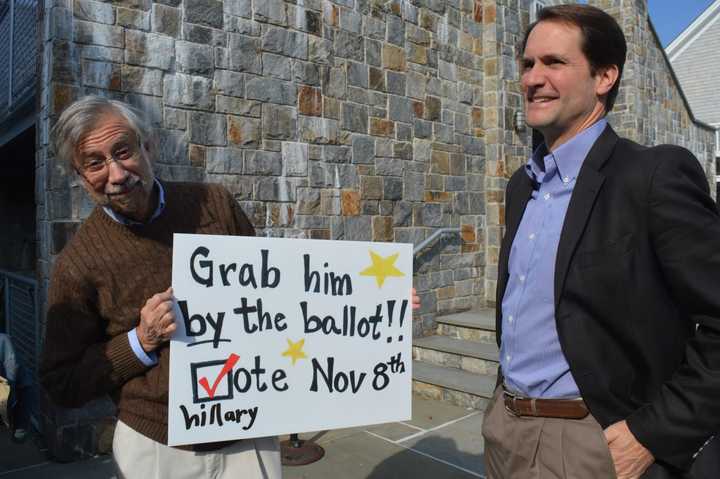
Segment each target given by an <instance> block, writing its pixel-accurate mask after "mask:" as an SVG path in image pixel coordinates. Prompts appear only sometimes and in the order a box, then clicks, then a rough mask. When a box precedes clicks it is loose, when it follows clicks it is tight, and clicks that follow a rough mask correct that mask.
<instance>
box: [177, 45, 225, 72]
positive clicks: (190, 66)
mask: <svg viewBox="0 0 720 479" xmlns="http://www.w3.org/2000/svg"><path fill="white" fill-rule="evenodd" d="M175 52H176V54H177V69H178V70H179V71H180V72H182V73H189V74H192V75H203V76H209V75H211V74H212V71H213V68H214V63H215V62H214V58H213V48H212V47H211V46H210V45H200V44H197V43H192V42H185V41H178V42H176V43H175Z"/></svg>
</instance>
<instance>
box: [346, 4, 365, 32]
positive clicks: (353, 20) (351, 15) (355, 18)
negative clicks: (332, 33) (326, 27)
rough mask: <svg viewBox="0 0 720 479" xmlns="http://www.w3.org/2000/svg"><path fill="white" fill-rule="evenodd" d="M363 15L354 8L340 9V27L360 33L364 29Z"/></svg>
mask: <svg viewBox="0 0 720 479" xmlns="http://www.w3.org/2000/svg"><path fill="white" fill-rule="evenodd" d="M362 18H363V17H362V15H361V14H360V13H358V12H355V11H353V10H345V9H343V10H341V11H340V28H342V29H343V30H348V31H350V32H353V33H357V34H360V33H361V31H362Z"/></svg>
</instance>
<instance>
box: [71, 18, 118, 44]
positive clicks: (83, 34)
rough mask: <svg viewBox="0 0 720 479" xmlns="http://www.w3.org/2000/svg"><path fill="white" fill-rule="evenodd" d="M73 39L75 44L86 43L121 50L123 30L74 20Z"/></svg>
mask: <svg viewBox="0 0 720 479" xmlns="http://www.w3.org/2000/svg"><path fill="white" fill-rule="evenodd" d="M73 24H74V27H75V28H74V33H73V39H74V40H75V41H76V42H77V43H88V44H92V45H101V46H104V47H115V48H122V47H123V45H124V43H123V29H122V27H116V26H113V25H104V24H102V23H94V22H85V21H83V20H75V21H74V22H73Z"/></svg>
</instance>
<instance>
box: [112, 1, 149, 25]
mask: <svg viewBox="0 0 720 479" xmlns="http://www.w3.org/2000/svg"><path fill="white" fill-rule="evenodd" d="M117 24H118V25H119V26H121V27H125V28H132V29H135V30H143V31H148V30H150V13H149V12H143V11H142V10H135V9H131V8H122V7H118V8H117Z"/></svg>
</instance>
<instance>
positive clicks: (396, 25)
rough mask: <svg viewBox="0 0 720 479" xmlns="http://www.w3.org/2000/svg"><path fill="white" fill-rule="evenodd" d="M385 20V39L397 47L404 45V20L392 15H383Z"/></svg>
mask: <svg viewBox="0 0 720 479" xmlns="http://www.w3.org/2000/svg"><path fill="white" fill-rule="evenodd" d="M385 18H386V20H387V41H388V43H392V44H394V45H397V46H399V47H402V46H404V45H405V22H404V21H403V19H402V18H400V17H396V16H394V15H388V16H387V17H385Z"/></svg>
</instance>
